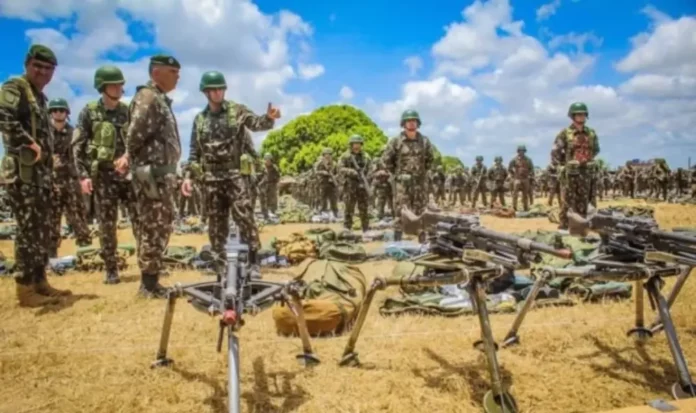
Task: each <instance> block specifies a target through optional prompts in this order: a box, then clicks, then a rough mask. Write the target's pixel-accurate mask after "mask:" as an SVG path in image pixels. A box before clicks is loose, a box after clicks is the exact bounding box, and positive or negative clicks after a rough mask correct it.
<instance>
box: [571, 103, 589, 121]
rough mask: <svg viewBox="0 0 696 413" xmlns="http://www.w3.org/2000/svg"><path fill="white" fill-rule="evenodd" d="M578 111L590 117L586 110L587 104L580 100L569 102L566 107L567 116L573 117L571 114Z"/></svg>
mask: <svg viewBox="0 0 696 413" xmlns="http://www.w3.org/2000/svg"><path fill="white" fill-rule="evenodd" d="M578 113H584V114H585V115H587V117H590V112H589V111H588V110H587V105H586V104H584V103H582V102H575V103H571V105H570V107H569V108H568V116H569V117H571V118H572V117H573V115H575V114H578Z"/></svg>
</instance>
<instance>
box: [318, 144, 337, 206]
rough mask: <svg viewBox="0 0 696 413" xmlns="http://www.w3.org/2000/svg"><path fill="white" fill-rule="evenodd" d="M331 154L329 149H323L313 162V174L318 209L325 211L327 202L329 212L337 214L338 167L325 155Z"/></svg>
mask: <svg viewBox="0 0 696 413" xmlns="http://www.w3.org/2000/svg"><path fill="white" fill-rule="evenodd" d="M326 155H331V149H328V148H327V149H324V151H323V153H322V157H321V158H319V160H317V163H315V164H314V174H315V175H316V178H315V179H316V180H317V184H316V185H318V189H319V196H318V199H319V209H320V211H321V212H324V211H326V209H327V203H328V204H330V206H331V212H332V213H333V214H334V216H338V202H337V199H338V194H337V193H336V192H337V190H338V182H337V181H336V179H337V176H338V168H337V167H336V164H334V162H333V160H331V158H329V157H326Z"/></svg>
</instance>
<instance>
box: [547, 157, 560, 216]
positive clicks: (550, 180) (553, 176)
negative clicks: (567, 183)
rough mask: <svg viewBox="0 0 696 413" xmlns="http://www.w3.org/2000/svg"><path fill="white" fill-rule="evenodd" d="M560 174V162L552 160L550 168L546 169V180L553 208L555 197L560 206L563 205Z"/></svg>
mask: <svg viewBox="0 0 696 413" xmlns="http://www.w3.org/2000/svg"><path fill="white" fill-rule="evenodd" d="M559 173H560V171H559V167H558V162H557V161H556V160H555V159H552V160H551V163H550V164H549V166H547V167H546V179H547V185H548V188H549V202H548V204H549V206H553V198H554V197H555V198H556V199H557V200H558V203H559V204H560V203H561V184H560V182H559V180H558V175H559Z"/></svg>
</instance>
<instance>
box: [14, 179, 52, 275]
mask: <svg viewBox="0 0 696 413" xmlns="http://www.w3.org/2000/svg"><path fill="white" fill-rule="evenodd" d="M6 188H7V196H8V198H9V203H10V208H11V209H12V214H13V215H14V217H15V220H16V221H17V233H16V237H15V240H14V256H15V263H16V267H15V268H16V269H15V271H16V276H15V280H16V281H17V283H19V284H24V285H28V284H32V283H34V282H38V281H40V279H41V278H43V276H44V274H45V270H44V268H45V267H46V265H47V264H48V254H49V248H50V246H49V243H48V242H47V240H50V239H51V235H52V232H53V229H52V228H51V224H52V220H51V219H47V218H48V217H50V216H52V211H51V206H52V205H51V203H52V200H51V190H50V189H48V188H40V187H37V186H33V185H27V184H23V183H20V182H16V183H14V184H10V185H7V186H6Z"/></svg>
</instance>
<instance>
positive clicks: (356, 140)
mask: <svg viewBox="0 0 696 413" xmlns="http://www.w3.org/2000/svg"><path fill="white" fill-rule="evenodd" d="M348 143H350V144H354V143H363V138H362V136H360V135H353V136H351V137H350V141H349V142H348Z"/></svg>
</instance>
